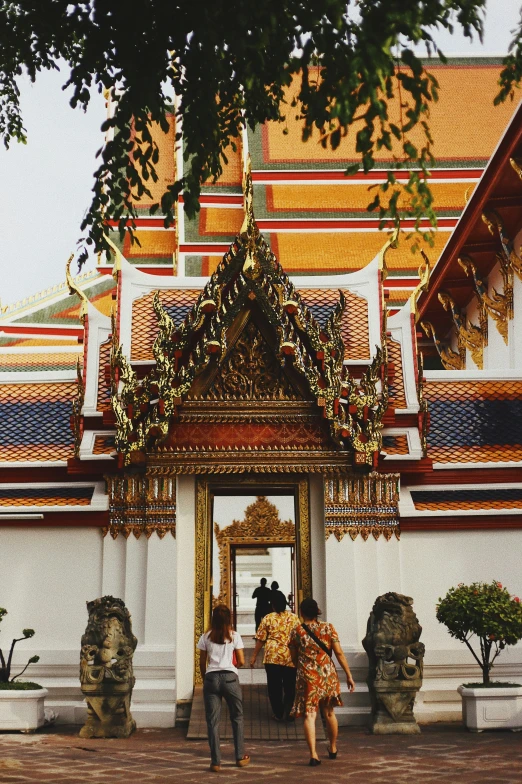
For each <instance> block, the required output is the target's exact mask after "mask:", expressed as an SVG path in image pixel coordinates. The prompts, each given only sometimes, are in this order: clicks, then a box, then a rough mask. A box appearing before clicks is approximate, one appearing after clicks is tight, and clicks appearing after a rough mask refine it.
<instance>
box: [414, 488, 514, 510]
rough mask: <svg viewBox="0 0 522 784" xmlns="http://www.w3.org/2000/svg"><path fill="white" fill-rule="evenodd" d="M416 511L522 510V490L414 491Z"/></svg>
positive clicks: (465, 489) (466, 489)
mask: <svg viewBox="0 0 522 784" xmlns="http://www.w3.org/2000/svg"><path fill="white" fill-rule="evenodd" d="M411 498H412V501H413V504H414V506H415V509H419V510H422V511H438V510H440V511H446V510H447V511H452V510H463V509H470V510H473V509H522V488H515V487H512V488H499V489H496V488H495V489H490V490H483V489H474V488H464V489H460V490H412V491H411Z"/></svg>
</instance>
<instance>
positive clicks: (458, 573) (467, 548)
mask: <svg viewBox="0 0 522 784" xmlns="http://www.w3.org/2000/svg"><path fill="white" fill-rule="evenodd" d="M326 575H327V580H326V584H327V603H326V606H327V612H326V614H325V616H326V619H327V620H328V621H330V622H331V623H333V625H334V626H335V628H336V629H337V631H338V633H339V637H340V640H341V644H342V646H343V649H344V650H345V652H346V655H347V658H348V661H349V663H350V666H351V668H352V670H353V673H354V677H355V680H356V683H357V690H356V693H355V695H353V696H352V695H346V699H345V705H344V707H343V708H341V709H340V710H339V720H340V722H341V723H345V724H349V723H363V722H364V721H366V718H367V716H368V713H369V709H370V708H369V698H368V694H367V687H366V683H365V679H366V675H367V658H366V655H365V654H364V651H363V648H362V639H363V637H364V636H365V634H366V623H367V620H368V617H369V614H370V611H371V608H372V605H373V602H374V600H375V599H376V597H377V596H379V595H381V594H383V593H386V592H387V591H397V592H399V593H403V594H406V595H407V596H411V597H413V600H414V604H413V606H414V610H415V612H416V614H417V617H418V619H419V622H420V623H421V625H422V627H423V632H422V637H421V640H422V642H423V643H424V645H425V646H426V656H425V659H424V665H425V667H424V684H423V688H422V691H421V693H420V695H419V697H418V700H417V706H416V709H415V712H416V715H417V717H418V719H419V721H421V722H429V721H437V720H438V721H445V720H450V719H458V718H459V717H460V710H461V708H460V697H459V696H458V694H457V691H456V689H457V686H458V685H459V684H460V683H463V682H466V681H473V680H481V673H480V671H479V668H478V665H476V664H475V663H474V660H473V658H472V656H471V653H469V651H468V650H467V648H466V647H465V646H464V645H463V643H460V642H458V641H457V640H454V639H453V638H452V637H450V635H449V633H448V632H447V630H446V627H445V626H443V625H442V624H440V623H439V622H438V621H437V619H436V617H435V612H436V605H437V603H438V599H439V598H440V597H442V596H444V595H445V594H446V592H447V591H448V589H449V588H450V587H452V586H455V585H457V584H458V583H459V582H463V583H470V582H477V581H482V582H489V581H491V580H498V581H499V582H501V583H502V584H503V585H505V586H506V587H507V588H508V590H509V591H510V592H511V593H512V595H518V596H521V597H522V572H521V570H520V532H518V531H508V530H506V531H491V532H489V531H441V532H438V531H423V532H411V533H405V534H403V536H402V538H401V540H400V541H397V540H395V539H392V540H390V541H389V542H386V541H385V540H384V539H383V538H380V539H379V540H378V541H375V540H374V539H373V538H372V537H370V538H369V539H368V540H367V541H366V542H364V541H363V540H362V538H361V537H358V538H357V539H356V540H355V541H353V542H352V540H351V539H350V538H349V536H345V537H344V538H343V540H342V541H341V542H337V541H336V539H335V538H334V537H333V536H331V537H330V538H329V539H328V541H327V542H326ZM494 677H495V679H498V680H514V679H516V680H520V678H522V644H520V643H519V644H518V645H517V646H514V647H510V648H507V649H506V650H505V651H503V652H502V655H501V656H500V658H499V659H498V663H497V665H496V666H495V670H494ZM343 682H344V679H343V676H342V673H341V683H343Z"/></svg>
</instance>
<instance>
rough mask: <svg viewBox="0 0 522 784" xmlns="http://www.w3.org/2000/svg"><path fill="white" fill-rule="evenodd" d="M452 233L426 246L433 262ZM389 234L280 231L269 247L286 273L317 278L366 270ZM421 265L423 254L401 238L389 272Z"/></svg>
mask: <svg viewBox="0 0 522 784" xmlns="http://www.w3.org/2000/svg"><path fill="white" fill-rule="evenodd" d="M448 236H449V232H447V231H442V230H439V231H437V232H436V233H435V235H434V246H433V247H429V246H425V250H426V252H427V254H428V257H429V258H430V260H431V261H432V264H433V263H434V261H435V259H437V258H438V255H439V253H440V252H441V250H442V248H443V247H444V245H445V244H446V242H447V240H448ZM386 239H387V234H386V232H380V231H373V232H372V231H360V232H350V233H348V232H337V233H334V232H287V233H283V232H279V233H277V232H276V233H274V234H271V235H270V245H271V247H272V250H273V251H274V253H275V255H276V256H277V258H278V261H279V262H280V263H281V265H282V267H283V269H284V270H285V272H287V273H288V274H289V275H291V274H305V275H314V274H315V275H318V274H321V273H324V274H327V273H335V272H350V271H353V270H358V269H361V268H362V267H365V266H366V265H367V264H368V263H369V262H370V261H371V260H372V259H373V258H374V257H375V256H376V254H377V253H378V252H379V251H380V250H381V248H382V247H383V245H384V243H385V242H386ZM420 262H421V257H420V254H413V253H411V251H410V247H409V241H408V240H407V238H406V237H405V236H402V237H401V243H400V245H399V247H398V248H397V250H390V252H389V253H388V254H387V256H386V263H387V266H388V269H389V270H414V271H415V272H416V270H417V268H418V266H419V264H420Z"/></svg>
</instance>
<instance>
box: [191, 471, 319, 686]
mask: <svg viewBox="0 0 522 784" xmlns="http://www.w3.org/2000/svg"><path fill="white" fill-rule="evenodd" d="M239 488H241V492H242V493H245V491H250V490H251V492H252V495H258V494H259V490H260V489H262V492H263V493H266V494H267V495H269V494H270V492H272V491H273V492H278V493H280V492H281V490H282V489H284V490H287V491H288V493H289V494H292V495H293V496H294V499H295V558H296V589H295V594H296V601H297V603H298V604H299V603H300V602H301V601H302V600H303V598H305V597H308V596H312V557H311V536H310V490H309V483H308V479H307V478H305V477H303V478H290V477H289V478H287V477H271V478H270V479H269V480H266V479H264V478H262V477H256V476H252V475H250V476H247V477H245V476H236V477H234V478H231V480H230V482H223V481H219V480H218V479H217V478H214V479H212V478H198V479H197V480H196V520H195V527H196V545H195V611H194V656H195V658H194V662H195V667H194V672H195V682H196V683H201V675H200V673H199V666H198V661H199V656H198V654H197V651H196V644H197V641H198V640H199V638H200V636H201V635H202V634H203V633H204V632H205V630H206V629H207V628H208V626H209V624H210V614H211V609H212V595H211V591H212V517H211V510H212V499H213V497H214V494H215V493H219V494H221V495H226V494H227V493H230V494H231V495H232V494H235V493H237V491H238V489H239ZM263 541H264V540H263Z"/></svg>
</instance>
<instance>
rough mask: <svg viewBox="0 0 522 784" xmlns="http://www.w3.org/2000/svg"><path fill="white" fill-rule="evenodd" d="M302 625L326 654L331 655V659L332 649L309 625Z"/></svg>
mask: <svg viewBox="0 0 522 784" xmlns="http://www.w3.org/2000/svg"><path fill="white" fill-rule="evenodd" d="M301 626H302V627H303V629H304V630H305V632H306V633H307V635H308V636H309V637H311V638H312V640H313V641H314V642H315V644H316V645H318V646H319V647H320V649H321V650H322V651H324V653H326V655H327V656H329V657H330V659H331V658H332V649H331V648H327V647H326V645H325V644H324V642H323V641H322V640H320V639H319V637H318V636H317V635H316V634H314V633H313V631H312V630H311V629H310V627H309V626H307V625H306V623H302V624H301Z"/></svg>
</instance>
